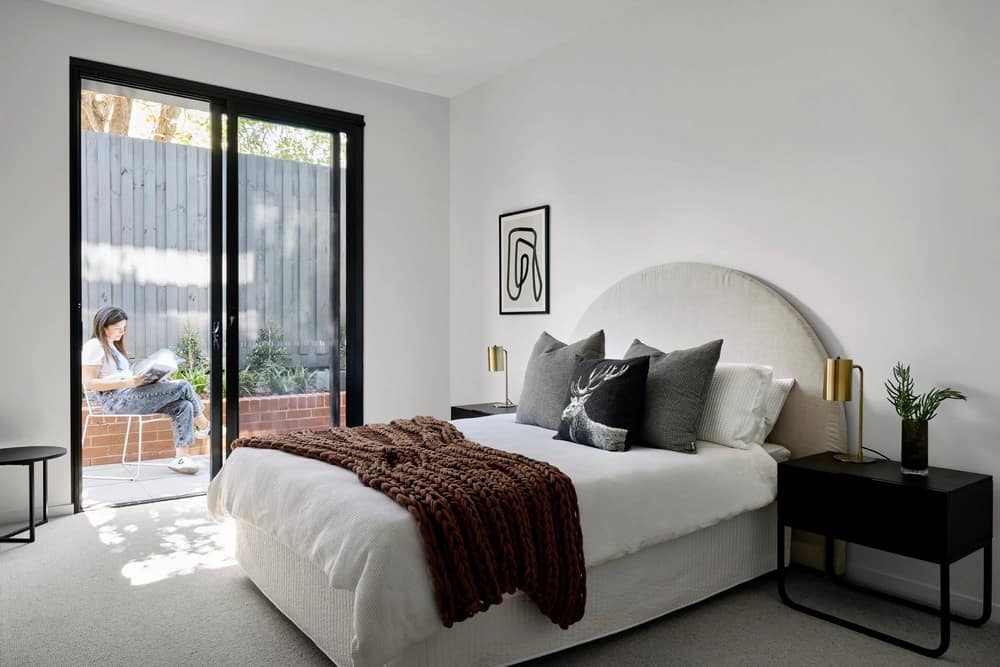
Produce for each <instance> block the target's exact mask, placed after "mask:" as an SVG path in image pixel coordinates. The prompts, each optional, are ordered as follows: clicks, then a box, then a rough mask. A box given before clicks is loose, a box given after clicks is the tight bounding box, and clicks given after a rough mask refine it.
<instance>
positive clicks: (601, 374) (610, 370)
mask: <svg viewBox="0 0 1000 667" xmlns="http://www.w3.org/2000/svg"><path fill="white" fill-rule="evenodd" d="M628 369H629V365H628V364H622V365H621V366H615V365H611V366H605V367H604V368H595V369H594V370H592V371H590V377H589V378H588V379H587V386H586V387H581V386H580V382H582V381H583V376H580V377H579V378H577V380H576V382H574V383H573V384H572V386H570V389H569V394H570V396H571V397H573V398H579V399H581V400H582V401H586V400H587V399H588V398H590V395H591V394H593V393H594V390H595V389H597V388H598V387H600V386H601V384H602V383H604V382H607V381H608V380H614V379H615V378H616V377H621V376H622V375H624V374H625V373H626V372H627V371H628Z"/></svg>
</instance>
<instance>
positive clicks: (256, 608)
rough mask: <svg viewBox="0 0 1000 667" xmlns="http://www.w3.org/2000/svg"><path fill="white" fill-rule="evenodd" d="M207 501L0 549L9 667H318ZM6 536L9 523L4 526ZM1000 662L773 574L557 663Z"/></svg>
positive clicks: (988, 652) (1, 644) (917, 619)
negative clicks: (847, 626) (243, 568)
mask: <svg viewBox="0 0 1000 667" xmlns="http://www.w3.org/2000/svg"><path fill="white" fill-rule="evenodd" d="M204 507H205V501H204V499H203V498H193V499H186V500H177V501H168V502H162V503H155V504H151V505H144V506H139V507H129V508H123V509H116V510H111V509H102V510H97V511H94V512H87V513H85V514H81V515H76V516H67V517H60V518H56V519H53V520H52V521H51V522H50V523H49V524H48V525H46V526H42V527H41V528H39V529H38V536H37V538H38V539H37V541H36V542H35V544H32V545H9V544H7V545H0V665H3V666H4V667H7V666H8V665H46V666H49V665H52V666H61V665H164V666H166V665H209V664H211V665H323V664H329V663H327V662H326V659H325V657H324V656H323V655H322V654H321V653H320V652H319V650H318V649H316V648H315V647H314V646H313V645H312V643H310V642H309V640H308V639H306V638H305V636H303V635H302V634H301V633H300V632H299V631H298V630H297V629H296V628H295V626H293V625H292V624H291V623H290V622H289V621H287V620H286V619H285V618H284V616H282V615H281V614H280V613H279V612H277V611H276V610H275V609H274V608H273V607H272V606H271V605H270V603H269V602H268V601H267V600H266V599H265V598H264V596H263V595H261V594H260V593H259V592H258V591H257V589H256V588H255V587H254V586H253V584H251V583H250V582H249V581H248V580H247V579H246V578H245V577H244V576H243V575H242V573H241V572H240V569H239V567H238V566H236V565H235V564H233V562H232V561H231V559H230V558H229V556H228V555H227V554H228V548H229V546H230V544H231V538H230V536H229V534H228V531H227V530H226V529H225V528H224V527H222V526H219V525H217V524H215V523H213V522H212V521H210V520H209V519H208V518H207V516H206V512H205V509H204ZM0 532H2V531H0ZM790 589H791V590H792V591H793V594H794V595H795V596H796V597H797V598H799V599H800V600H801V601H803V602H806V603H812V604H815V605H817V606H822V607H823V608H826V609H830V610H832V611H835V612H836V613H842V614H845V615H851V617H852V618H855V619H859V620H862V621H863V622H866V623H869V624H871V625H877V626H878V627H880V628H882V629H887V630H890V631H893V632H899V633H900V634H903V635H904V636H906V637H908V638H912V639H916V640H919V641H922V642H925V643H930V642H931V641H934V640H935V639H936V637H937V626H936V624H935V622H934V620H933V619H932V618H931V617H929V616H926V615H924V614H921V613H919V612H914V611H911V610H908V609H905V608H897V607H894V606H891V605H888V604H885V603H882V602H878V601H872V600H871V599H870V598H867V597H863V596H858V595H856V594H853V593H850V592H846V591H843V590H840V589H833V588H831V587H830V585H829V584H827V583H826V582H824V581H822V579H821V578H819V577H814V576H812V575H810V574H807V573H797V574H795V575H794V577H792V578H791V579H790ZM949 663H954V664H963V665H1000V625H997V624H996V623H991V624H989V625H987V626H986V627H984V628H979V629H976V628H967V627H965V626H961V625H955V626H953V633H952V648H951V650H950V651H949V652H948V653H947V654H945V657H944V658H942V659H941V660H937V661H934V660H930V659H926V658H923V657H921V656H918V655H916V654H913V653H910V652H908V651H904V650H902V649H898V648H895V647H893V646H890V645H887V644H884V643H882V642H879V641H876V640H874V639H869V638H867V637H864V636H862V635H858V634H855V633H853V632H850V631H849V630H844V629H841V628H839V627H837V626H833V625H829V624H827V623H824V622H823V621H820V620H818V619H814V618H811V617H808V616H805V615H802V614H800V613H798V612H795V611H792V610H791V609H788V608H786V607H784V606H783V605H782V604H781V603H780V601H779V600H778V597H777V594H776V592H775V587H774V581H773V580H772V579H771V578H770V577H764V578H761V579H758V580H756V581H753V582H750V583H748V584H745V585H743V586H740V587H738V588H736V589H734V590H732V591H728V592H726V593H723V594H721V595H719V596H717V597H715V598H713V599H711V600H708V601H706V602H704V603H701V604H698V605H695V606H694V607H691V608H688V609H685V610H682V611H680V612H677V613H674V614H671V615H669V616H667V617H665V618H662V619H659V620H656V621H653V622H651V623H647V624H646V625H643V626H640V627H638V628H635V629H633V630H630V631H628V632H625V633H622V634H619V635H616V636H614V637H610V638H607V639H604V640H601V641H597V642H593V643H591V644H587V645H585V646H582V647H577V648H575V649H571V650H569V651H566V652H563V653H560V654H557V655H555V656H549V657H547V658H542V659H540V660H536V661H533V662H531V663H530V665H531V667H543V666H549V665H594V666H597V665H601V666H604V665H663V664H671V665H713V666H714V665H837V666H838V667H839V666H841V665H879V666H880V667H883V666H887V665H921V664H928V665H930V664H938V665H941V664H949Z"/></svg>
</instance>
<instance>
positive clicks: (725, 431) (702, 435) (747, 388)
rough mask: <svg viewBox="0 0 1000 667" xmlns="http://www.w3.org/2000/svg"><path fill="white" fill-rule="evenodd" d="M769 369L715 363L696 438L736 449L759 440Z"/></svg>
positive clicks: (763, 435)
mask: <svg viewBox="0 0 1000 667" xmlns="http://www.w3.org/2000/svg"><path fill="white" fill-rule="evenodd" d="M772 373H773V370H772V369H771V367H770V366H759V365H756V364H719V365H717V366H716V367H715V374H714V375H713V376H712V384H711V385H710V386H709V388H708V398H707V399H706V400H705V409H704V411H703V412H702V414H701V423H700V424H699V425H698V439H699V440H707V441H709V442H716V443H718V444H720V445H726V446H727V447H735V448H737V449H750V448H751V447H753V446H754V445H761V444H763V443H764V437H765V433H764V430H765V428H766V426H765V421H764V420H765V414H766V412H765V411H766V405H767V397H768V393H769V392H770V390H771V376H772Z"/></svg>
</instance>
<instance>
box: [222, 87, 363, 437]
mask: <svg viewBox="0 0 1000 667" xmlns="http://www.w3.org/2000/svg"><path fill="white" fill-rule="evenodd" d="M244 107H246V108H247V109H248V111H247V112H246V113H243V112H239V109H241V108H244ZM254 111H256V113H253V112H254ZM272 111H273V110H272ZM280 117H281V115H280V114H273V113H272V114H268V110H267V109H266V108H257V109H253V108H252V107H248V106H247V105H243V106H241V107H238V112H237V114H236V115H235V116H232V117H231V119H230V120H229V121H228V124H227V130H228V132H227V133H228V139H227V145H229V146H232V145H235V146H236V147H237V151H236V152H235V154H234V155H232V156H227V158H228V160H227V162H228V164H230V165H231V164H232V162H233V160H234V159H235V162H236V169H235V170H234V176H235V178H231V179H227V180H228V181H229V185H230V190H229V192H230V194H231V195H235V198H236V205H235V206H233V207H232V208H231V209H229V211H230V215H229V216H227V217H228V219H229V225H228V231H229V232H231V233H232V232H235V233H233V235H232V237H231V238H232V239H233V241H232V244H231V245H230V248H229V250H230V253H231V254H234V255H235V256H236V257H238V261H237V262H236V263H235V264H234V265H233V266H231V267H230V269H229V270H230V276H229V280H230V283H229V284H230V286H231V289H230V290H229V291H228V294H229V295H231V298H233V305H234V308H231V309H230V312H231V313H235V319H234V320H232V321H233V322H234V323H236V324H237V325H238V329H239V335H238V338H236V337H235V335H234V336H231V337H230V338H229V340H230V341H238V345H237V344H235V343H234V344H233V349H232V350H231V351H230V352H229V358H228V359H227V373H226V380H227V382H226V386H227V388H229V387H233V388H235V389H237V391H236V392H233V391H229V392H227V406H229V405H238V406H239V410H238V412H237V414H233V413H232V412H231V411H228V410H227V421H228V422H229V426H230V428H233V429H238V432H239V434H240V436H246V435H252V434H259V433H275V432H282V431H294V430H300V429H309V428H326V427H329V426H338V425H340V424H344V423H346V422H347V408H346V402H347V400H349V397H348V395H347V392H346V386H347V383H346V369H347V359H346V356H347V355H346V352H347V339H346V332H347V326H346V324H347V318H346V301H347V299H346V293H345V286H346V283H347V276H346V251H345V247H344V244H343V243H341V240H342V239H344V238H345V236H346V234H345V229H344V220H345V215H344V211H345V209H346V202H347V193H346V178H347V167H348V163H347V153H348V150H347V135H346V133H344V132H339V131H337V130H336V128H334V127H330V126H328V125H322V126H321V125H319V124H315V123H313V124H309V125H306V124H304V123H302V122H298V123H295V124H292V123H287V122H281V121H280V120H279V118H280ZM233 181H235V183H233ZM234 273H235V275H233V274H234ZM231 368H235V373H234V372H232V371H230V370H229V369H231ZM234 393H237V394H238V396H237V395H234ZM234 417H235V418H236V419H235V421H234V419H233V418H234ZM237 424H238V426H237Z"/></svg>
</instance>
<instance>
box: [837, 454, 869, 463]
mask: <svg viewBox="0 0 1000 667" xmlns="http://www.w3.org/2000/svg"><path fill="white" fill-rule="evenodd" d="M833 459H834V460H835V461H840V462H841V463H875V462H876V461H878V459H877V458H875V457H874V456H862V457H860V458H859V457H858V456H857V455H856V454H836V455H834V457H833Z"/></svg>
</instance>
